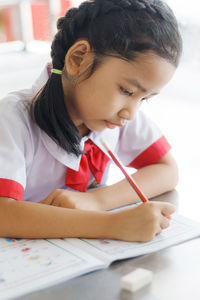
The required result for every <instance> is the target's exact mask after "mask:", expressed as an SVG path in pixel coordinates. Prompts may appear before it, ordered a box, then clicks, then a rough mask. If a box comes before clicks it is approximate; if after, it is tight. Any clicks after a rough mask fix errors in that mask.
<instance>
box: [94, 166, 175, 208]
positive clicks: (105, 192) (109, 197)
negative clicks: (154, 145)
mask: <svg viewBox="0 0 200 300" xmlns="http://www.w3.org/2000/svg"><path fill="white" fill-rule="evenodd" d="M132 177H133V178H134V180H135V181H136V183H137V184H138V186H139V187H140V189H141V190H142V191H143V192H144V194H145V195H146V196H147V198H152V197H155V196H157V195H160V194H162V193H164V192H167V191H170V190H173V189H174V187H175V186H176V184H177V180H178V171H177V167H176V166H173V167H172V166H169V165H166V164H162V163H159V164H154V165H150V166H147V167H144V168H142V169H140V170H138V171H137V172H136V173H134V174H133V175H132ZM96 192H97V193H99V195H98V197H99V198H100V203H101V208H102V209H103V210H108V209H113V208H116V207H120V206H123V205H128V204H131V203H136V202H138V201H141V200H140V198H139V196H138V195H137V194H136V192H135V191H134V190H133V188H132V187H131V186H130V184H129V183H128V181H127V180H126V179H124V180H122V181H119V182H117V183H115V184H113V185H110V186H107V187H104V188H102V189H99V190H97V191H96Z"/></svg>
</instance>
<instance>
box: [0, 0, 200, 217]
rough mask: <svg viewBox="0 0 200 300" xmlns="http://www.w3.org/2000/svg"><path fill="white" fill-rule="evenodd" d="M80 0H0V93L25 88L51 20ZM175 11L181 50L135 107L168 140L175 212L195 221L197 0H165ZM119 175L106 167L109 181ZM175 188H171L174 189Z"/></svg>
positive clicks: (198, 201)
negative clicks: (151, 94) (163, 80)
mask: <svg viewBox="0 0 200 300" xmlns="http://www.w3.org/2000/svg"><path fill="white" fill-rule="evenodd" d="M81 2H82V1H81V0H0V98H3V96H5V95H6V94H7V93H8V92H11V91H13V90H18V89H23V88H27V87H30V86H31V85H32V84H33V82H34V80H35V79H36V78H37V76H38V75H39V74H40V72H41V70H42V69H43V68H44V65H45V64H46V62H48V61H50V55H49V52H50V45H51V41H52V38H53V36H54V34H55V32H56V20H57V19H58V17H60V16H63V15H64V14H65V12H66V10H68V9H69V8H70V7H73V6H78V5H79V4H80V3H81ZM166 2H167V3H168V4H169V5H170V6H171V8H172V9H173V11H174V13H175V15H176V16H177V19H178V22H179V26H180V30H181V33H182V37H183V42H184V51H183V56H182V59H181V63H180V66H179V68H178V70H177V71H176V73H175V76H174V77H173V79H172V80H171V82H170V83H169V84H168V86H167V87H166V88H165V89H164V90H163V91H162V93H161V94H160V95H159V96H157V97H155V98H153V99H152V100H150V101H149V102H148V103H145V104H144V105H143V106H142V108H141V109H143V110H144V111H146V112H147V113H148V115H149V116H150V117H151V118H152V119H154V120H155V121H156V122H157V123H158V124H159V126H160V127H161V129H162V130H163V132H164V134H165V135H166V136H167V138H168V140H169V142H170V144H171V145H172V147H173V148H172V153H173V154H174V156H175V158H176V160H177V162H178V165H179V169H180V180H179V184H178V187H177V191H178V193H179V195H181V201H179V211H180V212H181V213H183V214H185V215H187V216H189V217H195V218H196V219H198V220H200V216H199V210H198V208H199V209H200V197H199V195H198V194H199V190H198V185H199V182H200V175H199V173H200V134H199V131H200V17H199V11H200V2H199V1H198V0H190V1H183V0H167V1H166ZM120 176H121V174H120V173H119V171H118V170H114V171H113V172H111V176H110V183H112V182H114V181H116V180H117V179H118V178H119V177H120ZM175 193H176V192H175Z"/></svg>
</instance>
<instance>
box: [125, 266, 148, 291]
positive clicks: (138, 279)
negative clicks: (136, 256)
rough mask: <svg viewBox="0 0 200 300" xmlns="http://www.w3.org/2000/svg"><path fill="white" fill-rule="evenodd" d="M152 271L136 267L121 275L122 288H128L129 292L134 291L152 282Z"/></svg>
mask: <svg viewBox="0 0 200 300" xmlns="http://www.w3.org/2000/svg"><path fill="white" fill-rule="evenodd" d="M152 279H153V272H151V271H149V270H146V269H142V268H138V269H136V270H135V271H133V272H131V273H129V274H127V275H125V276H123V277H122V278H121V287H122V289H125V290H128V291H130V292H135V291H137V290H139V289H140V288H142V287H143V286H145V285H147V284H148V283H150V282H152Z"/></svg>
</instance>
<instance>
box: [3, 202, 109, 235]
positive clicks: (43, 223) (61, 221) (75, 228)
mask: <svg viewBox="0 0 200 300" xmlns="http://www.w3.org/2000/svg"><path fill="white" fill-rule="evenodd" d="M107 220H109V216H108V213H107V212H98V211H82V210H76V209H66V208H61V207H55V206H50V205H44V204H39V203H31V202H26V201H22V202H18V201H15V200H13V199H7V198H1V199H0V237H6V236H8V237H20V238H64V237H85V238H92V237H93V238H94V237H95V238H103V237H106V229H107V226H108V224H107Z"/></svg>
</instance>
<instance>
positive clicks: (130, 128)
mask: <svg viewBox="0 0 200 300" xmlns="http://www.w3.org/2000/svg"><path fill="white" fill-rule="evenodd" d="M57 26H58V33H57V34H56V36H55V39H54V41H53V43H52V48H51V49H52V50H51V56H52V66H50V65H48V66H47V68H45V70H44V71H43V73H42V74H41V76H40V78H39V79H38V80H37V82H36V83H35V85H34V86H33V87H32V89H30V90H24V91H20V92H16V93H11V94H9V95H8V96H7V97H6V98H5V99H4V100H2V101H1V103H0V105H1V106H0V136H1V143H0V166H1V167H0V178H1V179H0V196H1V198H0V236H2V237H5V236H10V237H21V238H62V237H84V238H112V239H121V240H126V241H148V240H150V239H152V238H153V237H154V236H155V235H156V234H158V233H159V232H161V230H162V229H164V228H166V227H168V226H169V216H170V214H172V213H173V212H174V211H175V208H174V206H172V205H171V204H169V203H159V202H153V201H152V202H148V203H144V204H141V205H139V206H137V207H136V208H129V209H124V210H121V211H109V210H111V209H114V208H116V207H120V206H124V205H128V204H131V203H136V202H138V201H139V199H138V196H137V195H136V194H135V193H134V192H133V190H132V189H131V188H130V186H129V184H128V182H127V181H126V180H122V181H120V182H118V183H116V184H113V185H111V186H105V183H106V177H107V173H108V169H109V165H110V163H111V160H110V157H109V156H108V154H107V152H106V150H105V149H104V148H103V146H102V145H101V143H100V138H105V140H107V141H108V142H109V143H110V144H111V146H112V148H113V149H115V151H116V152H117V153H118V155H119V157H120V158H121V160H122V162H123V163H124V164H125V165H127V166H130V167H134V168H136V169H137V170H138V171H137V172H136V173H134V175H132V176H133V178H134V179H135V180H136V181H137V183H138V185H139V186H140V187H141V189H142V190H143V191H144V193H145V194H146V195H147V197H149V198H150V197H154V196H156V195H159V194H161V193H163V192H166V191H170V190H172V189H173V188H174V187H175V186H176V184H177V166H176V163H175V161H174V159H173V157H172V155H171V154H170V152H169V150H170V146H169V144H168V142H167V140H166V139H165V137H164V136H163V135H162V133H161V132H160V130H159V129H158V128H157V126H156V125H155V124H154V123H153V122H152V121H150V120H149V119H148V118H147V117H146V116H145V115H144V114H143V113H142V112H141V111H139V110H138V109H139V107H140V104H141V102H142V101H145V100H147V99H149V98H151V97H152V96H153V95H156V94H158V93H159V92H160V90H161V89H162V88H163V87H164V86H165V85H166V83H167V82H168V81H169V80H170V79H171V77H172V75H173V74H174V71H175V69H176V67H177V65H178V62H179V57H180V53H181V37H180V34H179V31H178V28H177V23H176V20H175V17H174V15H173V13H172V11H171V10H170V9H169V7H168V6H167V5H166V4H165V3H163V2H161V1H160V0H148V1H147V0H92V1H86V2H84V3H82V4H81V5H80V7H79V8H73V9H71V10H69V11H68V12H67V13H66V15H65V17H63V18H60V19H59V20H58V24H57ZM96 184H99V188H98V189H93V190H89V191H88V189H89V187H90V186H91V185H92V186H96ZM86 191H87V192H86ZM16 200H23V201H16Z"/></svg>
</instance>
